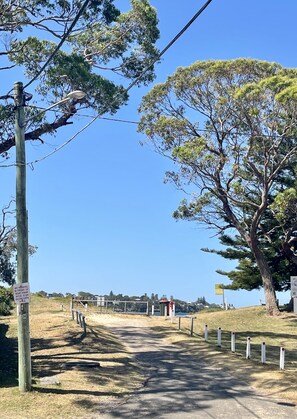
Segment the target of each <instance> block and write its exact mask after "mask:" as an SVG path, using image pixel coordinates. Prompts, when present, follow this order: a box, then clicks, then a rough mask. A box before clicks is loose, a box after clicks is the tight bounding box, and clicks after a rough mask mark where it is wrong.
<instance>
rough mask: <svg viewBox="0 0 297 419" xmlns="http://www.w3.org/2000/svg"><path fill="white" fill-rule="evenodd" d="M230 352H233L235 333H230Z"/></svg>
mask: <svg viewBox="0 0 297 419" xmlns="http://www.w3.org/2000/svg"><path fill="white" fill-rule="evenodd" d="M231 352H235V332H231Z"/></svg>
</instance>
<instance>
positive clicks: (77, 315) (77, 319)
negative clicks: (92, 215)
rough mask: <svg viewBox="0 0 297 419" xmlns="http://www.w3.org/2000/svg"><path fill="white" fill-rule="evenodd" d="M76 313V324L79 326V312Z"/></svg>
mask: <svg viewBox="0 0 297 419" xmlns="http://www.w3.org/2000/svg"><path fill="white" fill-rule="evenodd" d="M75 313H76V323H77V324H79V311H78V310H75Z"/></svg>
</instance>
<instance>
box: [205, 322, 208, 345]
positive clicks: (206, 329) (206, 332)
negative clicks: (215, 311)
mask: <svg viewBox="0 0 297 419" xmlns="http://www.w3.org/2000/svg"><path fill="white" fill-rule="evenodd" d="M204 340H205V342H207V341H208V327H207V324H206V325H205V327H204Z"/></svg>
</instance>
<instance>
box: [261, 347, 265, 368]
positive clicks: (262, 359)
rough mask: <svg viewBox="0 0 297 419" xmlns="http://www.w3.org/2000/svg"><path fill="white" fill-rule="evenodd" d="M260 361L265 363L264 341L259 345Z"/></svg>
mask: <svg viewBox="0 0 297 419" xmlns="http://www.w3.org/2000/svg"><path fill="white" fill-rule="evenodd" d="M261 362H262V364H265V363H266V345H265V342H263V343H262V345H261Z"/></svg>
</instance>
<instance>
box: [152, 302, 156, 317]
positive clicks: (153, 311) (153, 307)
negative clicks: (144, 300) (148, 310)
mask: <svg viewBox="0 0 297 419" xmlns="http://www.w3.org/2000/svg"><path fill="white" fill-rule="evenodd" d="M154 315H155V305H154V304H152V316H154Z"/></svg>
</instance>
